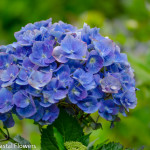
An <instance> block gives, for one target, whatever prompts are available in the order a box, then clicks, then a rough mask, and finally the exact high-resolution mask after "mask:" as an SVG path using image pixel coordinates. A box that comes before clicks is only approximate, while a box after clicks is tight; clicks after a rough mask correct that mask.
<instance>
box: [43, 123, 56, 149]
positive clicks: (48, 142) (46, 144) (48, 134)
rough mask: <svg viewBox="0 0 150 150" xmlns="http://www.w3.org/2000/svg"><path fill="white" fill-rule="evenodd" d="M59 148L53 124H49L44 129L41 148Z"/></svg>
mask: <svg viewBox="0 0 150 150" xmlns="http://www.w3.org/2000/svg"><path fill="white" fill-rule="evenodd" d="M50 149H52V150H59V148H58V146H57V142H56V139H55V137H54V130H53V126H51V125H50V126H48V127H47V128H46V129H43V130H42V136H41V150H50Z"/></svg>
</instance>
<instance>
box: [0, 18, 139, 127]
mask: <svg viewBox="0 0 150 150" xmlns="http://www.w3.org/2000/svg"><path fill="white" fill-rule="evenodd" d="M15 38H16V40H17V42H14V43H12V44H9V45H6V46H4V45H3V46H0V120H1V121H2V122H3V124H4V125H5V126H7V127H12V126H13V125H14V121H13V117H12V114H16V115H17V116H18V117H19V119H23V118H29V119H33V120H34V121H35V122H38V123H39V124H41V125H44V124H51V123H52V122H53V121H54V120H55V119H56V118H57V117H58V115H59V108H58V107H57V106H58V104H59V103H60V102H61V101H65V102H66V103H72V104H76V105H77V106H78V107H79V108H80V109H81V110H82V111H84V112H85V113H94V112H96V111H98V112H99V115H100V116H101V117H103V118H105V119H106V120H110V121H114V120H115V119H116V116H117V115H118V113H122V114H123V115H125V112H126V111H129V109H130V108H131V109H133V108H134V107H135V106H136V104H137V99H136V95H135V80H134V75H133V70H132V68H131V67H130V64H129V63H128V60H127V56H126V54H123V53H121V52H120V49H119V47H118V46H117V45H116V44H115V43H114V42H113V41H112V40H110V39H109V38H107V37H103V36H101V35H100V34H99V29H98V28H90V27H89V26H88V25H87V24H84V26H83V28H82V29H77V28H76V27H74V26H72V25H70V24H66V23H63V22H62V21H59V22H58V23H54V24H52V21H51V19H49V20H46V21H40V22H36V23H34V24H31V23H30V24H27V25H26V26H25V27H22V29H21V30H20V31H18V32H16V33H15Z"/></svg>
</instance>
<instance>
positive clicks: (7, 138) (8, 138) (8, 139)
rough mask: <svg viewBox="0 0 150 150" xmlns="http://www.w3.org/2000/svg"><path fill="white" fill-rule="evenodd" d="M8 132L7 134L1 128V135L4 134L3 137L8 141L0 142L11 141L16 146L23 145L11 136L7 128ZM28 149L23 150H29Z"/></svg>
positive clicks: (23, 149)
mask: <svg viewBox="0 0 150 150" xmlns="http://www.w3.org/2000/svg"><path fill="white" fill-rule="evenodd" d="M5 129H6V131H7V134H6V133H5V132H4V131H3V130H2V129H1V128H0V133H2V135H3V136H4V137H5V138H6V139H3V140H1V141H0V142H4V141H10V142H11V143H14V144H16V143H17V144H18V145H21V144H20V143H19V142H17V141H15V140H14V139H12V138H11V137H10V136H9V132H8V129H7V128H5ZM27 149H28V148H22V150H27Z"/></svg>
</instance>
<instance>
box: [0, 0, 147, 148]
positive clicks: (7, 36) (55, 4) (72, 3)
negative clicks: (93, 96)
mask: <svg viewBox="0 0 150 150" xmlns="http://www.w3.org/2000/svg"><path fill="white" fill-rule="evenodd" d="M50 17H51V18H52V19H53V22H56V21H59V20H62V21H64V22H67V23H70V24H73V25H76V26H78V27H79V28H81V27H82V26H83V23H84V22H86V23H87V24H89V25H90V26H91V27H95V26H96V27H99V28H100V33H101V34H102V35H104V36H108V37H110V38H111V39H113V40H114V41H115V42H116V43H117V44H118V45H119V46H120V47H121V50H122V51H123V52H125V53H127V54H128V58H129V61H130V63H131V65H132V67H133V68H134V70H135V78H136V82H137V87H138V88H139V89H140V91H137V97H138V105H137V107H136V108H135V109H134V110H131V111H130V113H129V114H128V117H122V116H121V121H120V122H118V123H116V124H115V127H114V128H113V129H110V122H107V121H105V120H103V119H100V122H101V123H102V124H103V130H101V129H99V130H96V131H94V132H93V134H92V135H91V141H92V140H94V139H97V137H99V138H100V139H99V141H100V142H103V141H105V140H106V139H109V140H110V141H116V142H120V143H121V144H123V145H124V146H125V147H131V148H135V149H138V148H140V147H141V146H143V145H144V146H145V150H150V1H148V0H147V1H146V0H0V45H3V44H9V43H12V42H14V41H15V39H14V36H13V34H14V32H16V31H18V30H20V28H21V27H22V26H25V25H26V24H27V23H33V22H35V21H40V20H45V19H48V18H50ZM16 122H17V123H16V125H15V127H13V128H12V129H10V133H11V136H12V137H13V136H15V135H16V134H21V135H22V136H23V137H25V138H26V139H28V140H29V141H31V143H32V144H35V145H36V146H37V147H39V145H40V133H39V130H38V127H37V126H35V125H33V122H32V121H29V120H23V121H19V120H17V119H16ZM0 136H1V135H0Z"/></svg>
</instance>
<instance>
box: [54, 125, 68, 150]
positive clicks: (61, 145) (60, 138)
mask: <svg viewBox="0 0 150 150" xmlns="http://www.w3.org/2000/svg"><path fill="white" fill-rule="evenodd" d="M54 137H55V138H56V141H57V144H58V147H59V150H65V147H64V140H63V136H62V135H61V134H60V133H59V132H58V130H57V129H56V128H54Z"/></svg>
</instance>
